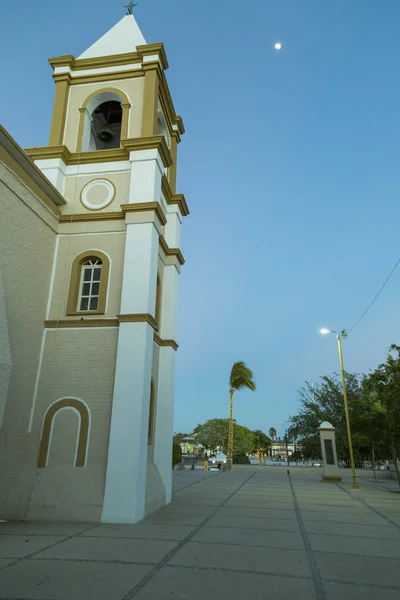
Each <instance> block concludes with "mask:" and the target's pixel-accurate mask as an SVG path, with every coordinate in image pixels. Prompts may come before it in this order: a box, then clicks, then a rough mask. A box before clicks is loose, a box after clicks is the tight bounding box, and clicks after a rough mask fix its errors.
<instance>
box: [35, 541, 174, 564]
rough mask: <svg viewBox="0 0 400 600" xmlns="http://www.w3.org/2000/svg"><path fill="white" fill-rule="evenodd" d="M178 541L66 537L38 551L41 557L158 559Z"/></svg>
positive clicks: (122, 559)
mask: <svg viewBox="0 0 400 600" xmlns="http://www.w3.org/2000/svg"><path fill="white" fill-rule="evenodd" d="M177 543H178V542H165V541H162V542H159V541H157V540H136V539H132V538H126V539H115V538H87V537H79V538H72V539H70V540H66V541H65V542H63V543H62V544H59V545H58V546H55V547H54V548H49V550H46V551H44V552H41V553H40V554H38V555H37V557H38V558H68V559H71V558H79V559H91V560H106V561H112V560H121V561H124V560H125V561H132V562H151V563H156V562H158V561H159V560H161V559H162V558H164V556H165V555H166V554H168V552H169V551H170V550H172V548H174V547H175V546H176V545H177Z"/></svg>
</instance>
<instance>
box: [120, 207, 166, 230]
mask: <svg viewBox="0 0 400 600" xmlns="http://www.w3.org/2000/svg"><path fill="white" fill-rule="evenodd" d="M121 210H123V211H124V213H127V212H142V211H149V210H151V211H154V212H155V213H156V215H157V217H158V219H159V221H160V223H161V225H166V223H167V218H166V216H165V213H164V211H163V208H162V206H161V204H160V203H159V202H135V203H132V204H121Z"/></svg>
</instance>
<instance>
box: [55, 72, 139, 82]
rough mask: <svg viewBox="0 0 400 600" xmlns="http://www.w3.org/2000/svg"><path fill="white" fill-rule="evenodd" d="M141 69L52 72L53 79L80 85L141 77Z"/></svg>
mask: <svg viewBox="0 0 400 600" xmlns="http://www.w3.org/2000/svg"><path fill="white" fill-rule="evenodd" d="M143 76H144V71H143V69H129V70H127V71H115V72H113V73H100V74H97V73H91V74H90V75H80V76H78V77H71V75H70V74H69V73H54V74H53V79H54V81H55V82H56V83H57V82H58V81H64V80H66V81H67V82H68V83H69V85H82V84H84V83H106V82H109V81H118V80H121V79H133V78H134V77H143Z"/></svg>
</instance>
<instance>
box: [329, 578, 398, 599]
mask: <svg viewBox="0 0 400 600" xmlns="http://www.w3.org/2000/svg"><path fill="white" fill-rule="evenodd" d="M325 592H326V600H378V598H379V600H399V590H385V589H382V588H376V587H369V586H365V585H361V584H360V585H350V584H346V583H331V582H329V581H327V582H325Z"/></svg>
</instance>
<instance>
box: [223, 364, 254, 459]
mask: <svg viewBox="0 0 400 600" xmlns="http://www.w3.org/2000/svg"><path fill="white" fill-rule="evenodd" d="M253 377H254V376H253V371H251V370H250V369H249V368H248V367H246V365H245V364H244V362H235V363H234V365H233V367H232V370H231V376H230V378H229V432H228V457H227V460H226V466H227V469H228V470H230V469H231V468H232V455H233V395H234V393H235V392H237V391H238V390H241V389H243V388H245V387H247V388H248V389H249V390H251V391H252V392H254V390H255V389H256V384H255V383H254V381H253Z"/></svg>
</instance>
